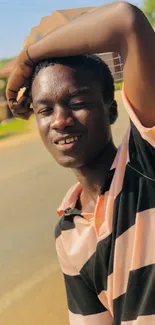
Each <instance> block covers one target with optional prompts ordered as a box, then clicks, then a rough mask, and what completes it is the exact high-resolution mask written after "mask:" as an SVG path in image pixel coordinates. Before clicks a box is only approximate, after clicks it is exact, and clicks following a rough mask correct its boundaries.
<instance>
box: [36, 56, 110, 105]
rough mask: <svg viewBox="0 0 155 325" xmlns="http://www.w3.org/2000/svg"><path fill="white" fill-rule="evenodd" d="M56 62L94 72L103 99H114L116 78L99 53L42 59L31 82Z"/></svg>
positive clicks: (106, 101) (105, 100) (107, 100)
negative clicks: (101, 90) (99, 84)
mask: <svg viewBox="0 0 155 325" xmlns="http://www.w3.org/2000/svg"><path fill="white" fill-rule="evenodd" d="M55 64H62V65H67V66H70V67H82V68H83V69H85V70H87V71H88V70H89V71H91V72H92V73H93V74H94V77H95V78H96V80H99V81H100V83H101V87H102V89H103V100H104V102H105V103H107V104H110V103H111V102H113V100H114V90H115V87H114V79H113V77H112V74H111V72H110V69H109V67H108V65H107V64H106V63H105V62H104V61H103V60H102V59H101V58H100V57H99V56H97V55H94V54H83V55H77V56H70V57H60V58H58V57H57V58H50V59H46V60H42V61H40V62H39V63H38V64H37V65H36V67H35V69H34V73H33V76H32V79H31V84H32V82H33V80H34V79H35V77H36V76H37V74H38V73H39V71H40V70H42V69H43V68H47V67H49V66H53V65H55Z"/></svg>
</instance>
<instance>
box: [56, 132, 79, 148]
mask: <svg viewBox="0 0 155 325" xmlns="http://www.w3.org/2000/svg"><path fill="white" fill-rule="evenodd" d="M81 137H82V136H81V135H80V136H73V137H67V138H66V139H61V140H58V141H57V142H55V144H56V146H57V148H58V149H59V150H62V151H66V150H69V149H72V148H73V147H74V146H75V145H76V143H77V142H78V141H79V140H80V138H81Z"/></svg>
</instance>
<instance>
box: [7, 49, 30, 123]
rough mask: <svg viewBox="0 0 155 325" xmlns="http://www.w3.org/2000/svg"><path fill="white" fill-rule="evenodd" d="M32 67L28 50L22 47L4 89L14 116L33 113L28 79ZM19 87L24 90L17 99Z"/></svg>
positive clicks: (26, 117) (26, 115) (25, 116)
mask: <svg viewBox="0 0 155 325" xmlns="http://www.w3.org/2000/svg"><path fill="white" fill-rule="evenodd" d="M34 67H35V63H34V62H33V61H32V59H31V58H30V56H29V53H28V50H26V49H24V50H23V51H22V52H21V53H20V55H19V56H18V58H17V61H16V63H15V67H14V69H13V71H12V73H11V75H10V77H9V80H8V84H7V89H6V97H7V101H8V105H9V107H10V110H11V111H12V113H13V115H14V116H15V117H20V118H23V119H29V117H30V116H31V115H32V113H33V111H32V109H31V108H30V105H31V97H30V95H29V87H30V82H29V80H30V78H31V76H32V74H33V70H34ZM21 88H25V90H24V91H23V93H22V95H21V96H20V98H19V99H18V95H19V91H20V90H21Z"/></svg>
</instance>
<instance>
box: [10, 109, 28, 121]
mask: <svg viewBox="0 0 155 325" xmlns="http://www.w3.org/2000/svg"><path fill="white" fill-rule="evenodd" d="M32 114H33V111H28V112H26V113H20V112H18V113H17V111H15V112H14V114H13V115H14V117H16V118H21V119H23V120H29V118H30V116H31V115H32Z"/></svg>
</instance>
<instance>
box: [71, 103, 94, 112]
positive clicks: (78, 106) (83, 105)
mask: <svg viewBox="0 0 155 325" xmlns="http://www.w3.org/2000/svg"><path fill="white" fill-rule="evenodd" d="M88 106H90V103H89V102H76V103H71V104H70V107H71V109H73V110H75V111H76V110H77V111H78V110H80V109H84V108H86V109H87V108H88Z"/></svg>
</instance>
